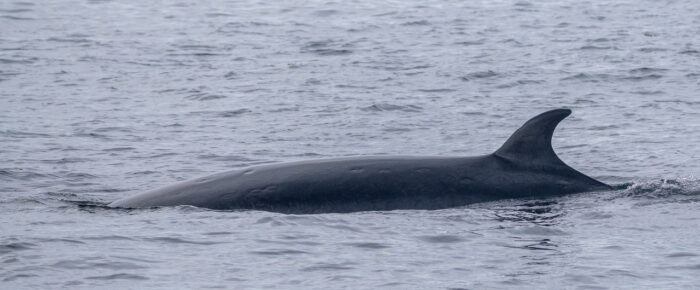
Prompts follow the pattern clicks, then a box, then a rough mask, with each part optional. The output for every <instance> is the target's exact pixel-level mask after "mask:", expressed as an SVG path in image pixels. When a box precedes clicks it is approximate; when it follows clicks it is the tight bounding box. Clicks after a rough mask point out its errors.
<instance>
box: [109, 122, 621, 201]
mask: <svg viewBox="0 0 700 290" xmlns="http://www.w3.org/2000/svg"><path fill="white" fill-rule="evenodd" d="M570 114H571V110H568V109H556V110H551V111H548V112H545V113H542V114H540V115H537V116H535V117H534V118H532V119H530V120H529V121H527V122H526V123H525V124H524V125H523V126H522V127H520V129H518V130H517V131H515V133H513V135H512V136H511V137H510V138H509V139H508V140H507V141H506V142H505V143H504V144H503V146H501V148H499V149H498V150H496V151H495V152H494V153H492V154H488V155H483V156H475V157H415V156H393V157H392V156H388V157H351V158H336V159H320V160H309V161H300V162H286V163H278V164H269V165H260V166H253V167H249V168H245V169H240V170H233V171H228V172H223V173H219V174H214V175H210V176H205V177H201V178H197V179H193V180H190V181H185V182H181V183H177V184H173V185H170V186H167V187H164V188H160V189H155V190H151V191H148V192H145V193H142V194H138V195H136V196H133V197H129V198H125V199H121V200H117V201H115V202H112V203H111V204H110V206H112V207H122V208H144V207H157V206H176V205H192V206H197V207H203V208H210V209H221V210H229V209H252V210H266V211H274V212H282V213H327V212H355V211H374V210H396V209H441V208H449V207H456V206H462V205H467V204H471V203H477V202H485V201H492V200H498V199H508V198H523V197H531V198H532V197H547V196H557V195H563V194H568V193H576V192H586V191H595V190H607V189H610V188H611V187H610V186H609V185H606V184H604V183H602V182H600V181H597V180H595V179H593V178H590V177H588V176H586V175H584V174H582V173H580V172H578V171H576V170H575V169H573V168H571V167H569V166H568V165H566V164H565V163H564V162H562V161H561V160H560V159H559V158H558V157H557V155H556V153H554V150H553V149H552V144H551V140H552V134H553V132H554V129H555V128H556V126H557V124H559V122H560V121H561V120H563V119H564V118H566V117H567V116H569V115H570Z"/></svg>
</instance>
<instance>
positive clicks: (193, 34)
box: [0, 0, 700, 289]
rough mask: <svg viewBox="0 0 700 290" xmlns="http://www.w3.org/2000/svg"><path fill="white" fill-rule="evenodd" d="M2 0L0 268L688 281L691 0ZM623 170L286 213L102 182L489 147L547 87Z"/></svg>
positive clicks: (571, 146) (513, 282) (604, 162)
mask: <svg viewBox="0 0 700 290" xmlns="http://www.w3.org/2000/svg"><path fill="white" fill-rule="evenodd" d="M376 2H377V1H352V2H350V1H349V2H308V1H298V2H295V1H288V2H284V3H276V2H262V1H260V2H254V1H206V3H200V2H199V1H189V2H188V1H162V2H157V1H152V2H148V3H142V2H138V1H70V0H61V1H50V2H47V3H41V4H35V3H31V2H14V1H3V2H1V3H0V144H2V146H0V191H1V193H0V232H1V234H0V265H1V266H0V281H2V282H1V286H2V287H0V288H7V289H16V288H36V289H46V288H68V289H79V288H84V289H93V288H95V287H98V288H161V289H172V288H236V289H243V288H300V289H313V288H316V289H326V288H328V287H331V288H350V289H358V288H360V289H374V288H384V289H406V288H413V289H416V288H418V289H428V288H429V289H447V288H467V289H487V288H499V289H500V288H523V287H535V288H551V289H561V288H570V289H599V288H611V289H621V288H676V289H687V288H695V287H698V285H700V278H698V276H697V271H698V269H700V251H699V250H698V249H699V248H700V242H698V238H700V235H698V234H697V226H698V223H699V221H700V213H698V210H697V209H698V201H700V179H699V178H698V177H697V176H698V174H699V173H700V165H699V164H700V162H699V161H700V147H699V146H697V144H699V143H700V134H698V132H699V131H700V130H698V129H700V97H698V95H697V92H698V88H699V85H700V65H698V64H699V63H700V41H698V38H697V37H696V36H697V35H698V33H699V32H700V31H699V30H698V27H700V17H699V16H698V15H696V13H694V12H695V11H697V10H698V9H699V8H700V2H697V1H615V2H614V3H609V1H583V2H582V1H569V0H563V1H532V2H527V1H402V2H398V1H397V2H382V3H376ZM558 107H568V108H571V109H573V111H574V114H573V115H572V116H571V117H569V118H567V119H566V120H565V121H563V122H562V124H561V125H560V127H559V128H558V129H557V131H556V132H555V136H554V147H555V150H556V151H557V152H558V154H559V155H560V157H561V158H562V159H563V160H564V161H566V162H567V163H568V164H570V165H571V166H572V167H574V168H576V169H578V170H580V171H582V172H584V173H587V174H589V175H591V176H593V177H595V178H598V179H600V180H603V181H605V182H607V183H610V184H615V185H616V187H617V188H618V190H615V191H611V192H597V193H584V194H576V195H570V196H564V197H560V198H554V199H548V200H506V201H498V202H492V203H485V204H475V205H471V206H467V207H464V208H454V209H445V210H437V211H418V210H416V211H410V210H406V211H391V212H361V213H353V214H322V215H301V216H297V215H283V214H275V213H268V212H257V211H243V212H237V211H234V212H227V211H223V212H220V211H210V210H203V209H198V208H193V207H187V206H184V207H175V208H160V209H149V210H113V209H107V208H105V207H103V206H102V205H103V204H104V203H107V202H110V201H113V200H116V199H119V198H122V197H126V196H130V195H133V194H136V193H139V192H142V191H144V190H147V189H152V188H155V187H159V186H163V185H167V184H170V183H173V182H175V181H179V180H185V179H189V178H193V177H198V176H202V175H206V174H210V173H215V172H220V171H224V170H228V169H232V168H240V167H244V166H248V165H254V164H262V163H269V162H279V161H292V160H302V159H313V158H324V157H337V156H350V155H395V154H400V155H443V156H450V155H460V156H464V155H479V154H485V153H489V152H491V151H493V150H495V149H496V148H498V147H499V146H500V145H501V144H502V142H504V141H505V139H506V138H507V137H508V136H509V135H510V134H511V133H512V132H513V131H514V130H515V129H516V128H517V127H519V126H520V125H521V124H522V123H523V122H524V121H525V120H527V119H528V118H530V117H532V116H534V115H535V114H538V113H540V112H543V111H545V110H548V109H552V108H558Z"/></svg>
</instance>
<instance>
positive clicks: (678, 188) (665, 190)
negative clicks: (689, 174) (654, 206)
mask: <svg viewBox="0 0 700 290" xmlns="http://www.w3.org/2000/svg"><path fill="white" fill-rule="evenodd" d="M616 189H621V190H623V191H622V195H623V196H626V197H643V198H667V197H671V196H691V197H692V196H694V197H700V180H697V179H661V180H653V181H642V182H635V183H626V184H621V185H619V186H616Z"/></svg>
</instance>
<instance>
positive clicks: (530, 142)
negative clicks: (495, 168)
mask: <svg viewBox="0 0 700 290" xmlns="http://www.w3.org/2000/svg"><path fill="white" fill-rule="evenodd" d="M570 114H571V110H569V109H556V110H551V111H547V112H544V113H542V114H539V115H537V116H535V117H534V118H532V119H530V120H528V121H527V122H525V124H524V125H523V126H522V127H520V129H518V130H516V131H515V133H513V135H511V136H510V138H508V140H507V141H506V143H504V144H503V146H501V148H499V149H498V150H496V152H494V153H493V154H494V155H497V156H500V157H502V158H506V159H508V160H512V161H519V162H527V163H537V164H547V165H564V166H566V164H564V162H562V161H561V160H560V159H559V157H557V154H556V153H554V149H552V134H553V133H554V129H555V128H556V127H557V124H559V122H560V121H561V120H564V118H566V117H567V116H569V115H570Z"/></svg>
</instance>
